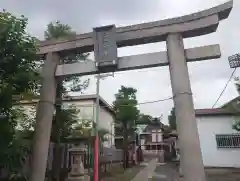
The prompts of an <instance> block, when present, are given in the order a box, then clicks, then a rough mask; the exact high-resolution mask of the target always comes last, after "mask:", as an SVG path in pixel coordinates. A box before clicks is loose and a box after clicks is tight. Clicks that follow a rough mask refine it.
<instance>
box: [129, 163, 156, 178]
mask: <svg viewBox="0 0 240 181" xmlns="http://www.w3.org/2000/svg"><path fill="white" fill-rule="evenodd" d="M142 164H143V165H145V166H146V167H145V168H144V169H142V170H141V171H140V172H139V173H138V174H137V175H136V177H134V179H133V180H132V181H148V179H149V178H152V175H153V173H154V171H155V169H156V166H157V160H156V159H152V160H151V161H149V162H148V161H145V162H144V163H142Z"/></svg>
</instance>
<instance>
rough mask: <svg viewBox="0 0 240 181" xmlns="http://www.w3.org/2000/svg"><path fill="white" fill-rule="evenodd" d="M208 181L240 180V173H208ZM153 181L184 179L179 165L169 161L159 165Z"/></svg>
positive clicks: (182, 180) (181, 180)
mask: <svg viewBox="0 0 240 181" xmlns="http://www.w3.org/2000/svg"><path fill="white" fill-rule="evenodd" d="M206 176H207V181H240V173H239V172H236V173H231V172H228V173H226V172H225V173H224V172H215V173H212V172H211V173H209V172H207V173H206ZM151 181H184V179H183V178H179V177H178V172H177V167H176V165H175V164H173V163H167V164H164V165H157V167H156V169H155V173H154V174H153V177H152V179H151Z"/></svg>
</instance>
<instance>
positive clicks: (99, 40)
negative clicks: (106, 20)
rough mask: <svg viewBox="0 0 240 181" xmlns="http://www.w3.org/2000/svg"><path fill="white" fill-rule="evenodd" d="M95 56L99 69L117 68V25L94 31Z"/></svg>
mask: <svg viewBox="0 0 240 181" xmlns="http://www.w3.org/2000/svg"><path fill="white" fill-rule="evenodd" d="M93 39H94V56H95V60H96V63H97V66H98V68H99V69H101V68H106V67H112V68H113V67H115V68H116V67H117V42H116V27H115V25H109V26H103V27H98V28H94V29H93Z"/></svg>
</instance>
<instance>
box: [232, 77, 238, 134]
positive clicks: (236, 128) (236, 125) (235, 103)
mask: <svg viewBox="0 0 240 181" xmlns="http://www.w3.org/2000/svg"><path fill="white" fill-rule="evenodd" d="M235 86H236V90H237V92H238V94H239V95H240V80H239V77H235ZM230 107H231V109H233V110H232V111H234V112H237V113H240V104H239V102H233V103H232V105H231V106H230ZM232 127H233V129H235V130H236V131H240V120H239V119H237V120H236V121H235V124H233V126H232Z"/></svg>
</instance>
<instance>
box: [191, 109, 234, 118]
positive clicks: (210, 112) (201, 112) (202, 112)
mask: <svg viewBox="0 0 240 181" xmlns="http://www.w3.org/2000/svg"><path fill="white" fill-rule="evenodd" d="M236 114H237V113H236V111H230V110H227V109H223V108H213V109H196V110H195V115H196V116H219V115H236Z"/></svg>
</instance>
